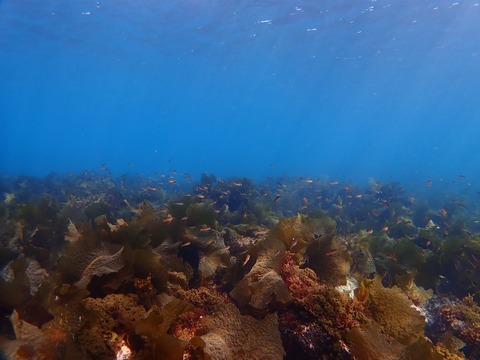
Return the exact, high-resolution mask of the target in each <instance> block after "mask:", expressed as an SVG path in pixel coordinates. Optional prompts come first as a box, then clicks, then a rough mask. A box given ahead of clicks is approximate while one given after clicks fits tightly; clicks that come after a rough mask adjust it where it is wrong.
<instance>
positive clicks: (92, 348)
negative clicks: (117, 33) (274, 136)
mask: <svg viewBox="0 0 480 360" xmlns="http://www.w3.org/2000/svg"><path fill="white" fill-rule="evenodd" d="M456 181H458V182H459V183H460V182H462V181H465V180H464V179H463V178H459V179H456ZM422 185H423V188H422V191H421V192H418V191H417V192H418V193H419V195H415V194H413V193H412V192H410V191H409V190H408V189H407V188H402V187H401V185H400V184H399V183H395V182H389V183H380V182H375V181H373V180H372V181H370V183H369V184H366V186H365V187H360V186H358V185H355V184H350V183H343V182H341V181H337V180H332V179H323V178H322V179H317V178H281V179H272V178H268V179H266V180H264V181H262V182H254V181H253V180H251V179H248V178H242V177H238V178H231V179H220V178H218V177H215V176H213V175H207V174H204V175H203V176H202V177H201V179H200V180H194V179H193V178H191V177H190V176H189V175H183V176H181V175H179V174H176V172H174V173H171V174H167V175H156V176H153V177H151V178H146V177H143V176H140V175H138V176H134V175H125V176H120V177H118V178H113V177H112V176H110V175H108V174H98V173H93V172H85V173H81V174H68V175H56V174H52V175H49V176H46V177H43V178H38V177H28V176H6V175H5V176H1V177H0V195H2V196H3V201H2V202H1V204H0V310H1V315H2V316H1V320H0V321H1V326H0V347H1V351H2V353H3V356H4V357H5V358H7V359H167V360H168V359H172V360H173V359H307V360H308V359H464V358H468V359H478V358H480V308H479V299H480V288H479V281H480V280H479V279H480V234H479V233H480V224H479V222H480V208H479V205H478V203H479V202H478V199H476V198H475V196H477V197H478V194H477V193H475V192H474V193H473V194H472V193H468V194H467V193H462V192H459V193H458V194H456V195H455V196H456V197H455V198H453V197H452V195H451V194H448V193H446V194H441V192H434V191H435V186H436V184H432V182H430V181H427V183H424V184H422ZM439 194H440V195H439ZM457 195H458V196H457Z"/></svg>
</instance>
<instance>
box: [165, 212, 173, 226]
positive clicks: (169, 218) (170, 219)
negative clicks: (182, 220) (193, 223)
mask: <svg viewBox="0 0 480 360" xmlns="http://www.w3.org/2000/svg"><path fill="white" fill-rule="evenodd" d="M173 219H174V218H173V216H172V215H170V214H169V215H168V216H167V217H166V218H165V219H163V222H164V223H167V224H170V223H171V222H172V220H173Z"/></svg>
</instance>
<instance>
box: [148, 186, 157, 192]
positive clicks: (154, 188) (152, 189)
mask: <svg viewBox="0 0 480 360" xmlns="http://www.w3.org/2000/svg"><path fill="white" fill-rule="evenodd" d="M148 190H151V191H157V190H158V189H157V188H156V187H151V186H150V187H148Z"/></svg>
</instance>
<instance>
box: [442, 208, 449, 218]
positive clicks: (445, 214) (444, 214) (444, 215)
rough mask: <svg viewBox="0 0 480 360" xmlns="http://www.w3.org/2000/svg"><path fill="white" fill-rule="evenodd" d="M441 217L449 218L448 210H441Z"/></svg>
mask: <svg viewBox="0 0 480 360" xmlns="http://www.w3.org/2000/svg"><path fill="white" fill-rule="evenodd" d="M440 215H442V216H443V217H447V215H448V214H447V210H445V209H444V208H441V209H440Z"/></svg>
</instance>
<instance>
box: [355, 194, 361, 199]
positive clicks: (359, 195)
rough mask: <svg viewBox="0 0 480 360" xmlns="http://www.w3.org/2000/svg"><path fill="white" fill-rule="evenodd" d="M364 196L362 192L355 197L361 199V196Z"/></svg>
mask: <svg viewBox="0 0 480 360" xmlns="http://www.w3.org/2000/svg"><path fill="white" fill-rule="evenodd" d="M362 197H363V195H362V194H357V195H355V199H360V198H362Z"/></svg>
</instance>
